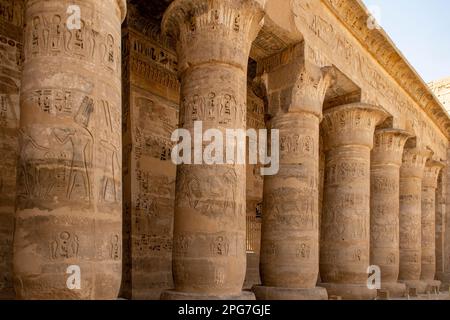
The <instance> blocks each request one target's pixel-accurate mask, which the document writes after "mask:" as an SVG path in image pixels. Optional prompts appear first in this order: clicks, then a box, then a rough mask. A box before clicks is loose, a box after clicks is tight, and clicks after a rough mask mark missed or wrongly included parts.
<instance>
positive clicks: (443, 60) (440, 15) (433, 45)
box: [363, 0, 450, 82]
mask: <svg viewBox="0 0 450 320" xmlns="http://www.w3.org/2000/svg"><path fill="white" fill-rule="evenodd" d="M363 2H364V4H365V5H366V6H367V7H368V8H369V10H370V11H371V12H372V13H373V15H374V16H375V17H376V19H377V21H378V22H379V24H380V25H381V26H382V27H383V29H384V30H385V31H386V33H387V34H388V35H389V36H390V37H391V39H392V40H393V41H394V43H395V44H396V46H397V47H398V48H399V49H400V51H401V52H402V53H403V55H404V56H405V57H406V59H408V61H409V62H410V63H411V65H412V66H413V67H414V68H415V69H416V71H417V72H418V73H419V74H420V75H421V76H422V78H423V79H424V80H425V81H426V82H431V81H434V80H439V79H442V78H446V77H450V1H449V0H363Z"/></svg>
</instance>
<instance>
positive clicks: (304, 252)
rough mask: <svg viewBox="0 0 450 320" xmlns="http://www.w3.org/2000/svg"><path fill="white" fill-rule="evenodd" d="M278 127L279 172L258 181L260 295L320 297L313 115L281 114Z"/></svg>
mask: <svg viewBox="0 0 450 320" xmlns="http://www.w3.org/2000/svg"><path fill="white" fill-rule="evenodd" d="M272 125H273V127H272V129H278V130H280V171H279V173H278V174H277V175H274V176H267V177H265V180H264V211H263V212H264V214H263V224H262V235H261V239H262V240H261V242H262V244H261V245H262V251H261V267H260V268H261V278H262V283H263V285H264V287H259V288H255V293H256V296H257V298H258V299H259V298H261V299H326V298H327V294H326V291H325V290H324V289H323V288H317V289H316V283H317V277H318V273H319V268H318V267H319V221H318V220H319V211H318V209H319V203H318V201H319V189H318V181H319V118H318V116H317V115H314V114H312V113H307V112H306V113H303V112H299V113H287V114H284V115H280V116H277V117H275V118H274V119H273V120H272Z"/></svg>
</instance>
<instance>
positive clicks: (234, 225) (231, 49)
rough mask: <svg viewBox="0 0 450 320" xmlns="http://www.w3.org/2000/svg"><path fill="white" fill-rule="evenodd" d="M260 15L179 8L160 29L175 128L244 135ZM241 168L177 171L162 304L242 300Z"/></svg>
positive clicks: (201, 5) (251, 7)
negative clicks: (171, 78)
mask: <svg viewBox="0 0 450 320" xmlns="http://www.w3.org/2000/svg"><path fill="white" fill-rule="evenodd" d="M261 18H262V11H261V10H260V8H259V6H258V5H257V4H256V2H254V1H237V0H232V1H227V2H222V1H205V0H194V1H187V0H176V1H174V2H173V3H172V5H171V6H170V7H169V8H168V10H167V11H166V13H165V16H164V19H163V29H164V31H165V32H167V33H170V34H171V35H173V36H174V37H176V39H177V51H178V58H179V66H180V78H181V79H180V80H181V106H180V108H181V112H180V113H181V115H180V122H181V125H182V127H183V128H184V129H186V130H188V131H189V132H190V133H191V136H192V137H194V122H195V121H202V125H203V130H207V129H217V130H219V131H220V132H222V133H223V134H224V133H225V130H226V129H243V130H244V131H245V129H246V112H247V110H246V99H247V74H246V72H247V62H248V55H249V51H250V45H251V42H252V41H253V39H254V38H255V37H256V34H257V31H258V30H259V27H258V26H259V22H260V19H261ZM245 175H246V167H245V165H241V164H226V165H222V164H213V165H206V164H192V165H190V164H182V165H180V166H179V167H178V174H177V187H176V200H175V222H174V250H173V273H174V284H175V289H174V290H173V291H167V292H165V293H163V295H162V298H163V299H216V298H227V299H241V298H247V299H249V298H251V297H252V295H250V294H249V293H247V294H242V286H243V283H244V278H245V271H246V227H245V223H246V192H245V188H246V185H245V181H246V178H245Z"/></svg>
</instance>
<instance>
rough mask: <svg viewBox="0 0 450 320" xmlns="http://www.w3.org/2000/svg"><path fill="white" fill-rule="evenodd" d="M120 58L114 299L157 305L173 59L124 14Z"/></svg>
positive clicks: (168, 210)
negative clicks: (117, 292)
mask: <svg viewBox="0 0 450 320" xmlns="http://www.w3.org/2000/svg"><path fill="white" fill-rule="evenodd" d="M128 10H129V13H128V16H127V19H126V22H125V24H124V27H123V30H122V39H123V40H122V41H123V45H124V47H125V48H127V49H126V50H124V53H125V55H124V57H123V59H124V62H123V65H124V69H125V72H124V73H123V87H124V89H123V91H124V92H126V97H125V99H124V104H123V110H124V112H123V116H124V120H123V135H124V138H123V141H124V151H125V152H124V170H123V172H124V244H125V245H124V271H123V277H122V290H121V291H122V292H121V296H123V297H126V298H129V299H153V300H155V299H159V297H160V296H161V293H162V291H163V290H167V289H169V288H172V287H173V281H172V247H173V241H172V239H173V215H174V203H175V179H176V165H175V164H174V163H173V162H172V160H171V151H172V147H173V142H172V141H171V140H170V138H171V135H172V132H173V131H174V130H175V129H177V128H178V102H179V89H180V85H179V82H178V80H177V74H176V71H177V67H176V66H177V60H176V53H175V52H174V51H173V49H172V48H171V47H170V45H169V44H168V42H167V39H165V38H164V37H163V36H162V35H161V31H160V29H159V26H158V25H155V24H150V23H149V24H148V25H147V26H146V27H147V28H143V27H142V26H141V24H140V23H139V21H141V20H142V17H141V16H140V14H139V12H137V8H136V7H133V6H130V7H129V8H128Z"/></svg>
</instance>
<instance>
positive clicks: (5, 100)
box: [0, 0, 23, 298]
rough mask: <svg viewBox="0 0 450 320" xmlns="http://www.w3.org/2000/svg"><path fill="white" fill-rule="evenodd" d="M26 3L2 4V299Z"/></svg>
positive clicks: (8, 287)
mask: <svg viewBox="0 0 450 320" xmlns="http://www.w3.org/2000/svg"><path fill="white" fill-rule="evenodd" d="M22 25H23V1H22V0H1V1H0V154H1V155H2V161H1V162H0V298H2V297H5V298H11V297H14V293H13V285H12V264H11V263H12V236H13V228H14V227H13V226H14V222H13V214H14V203H15V195H16V192H15V191H16V158H17V151H18V137H17V132H18V126H19V112H20V111H19V91H20V77H21V63H22V44H23V41H22Z"/></svg>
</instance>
